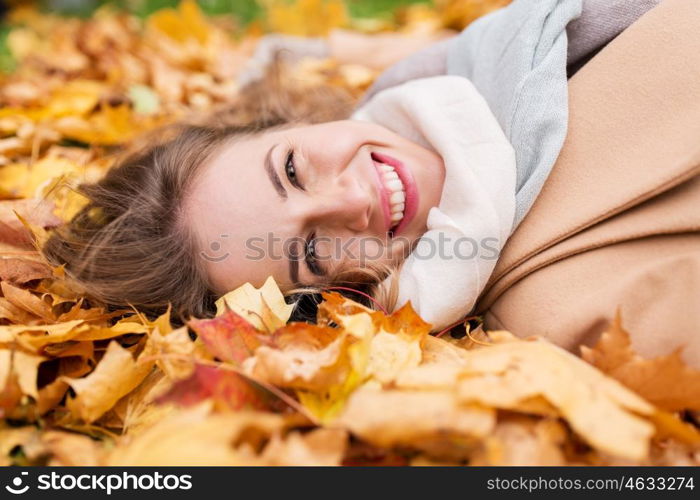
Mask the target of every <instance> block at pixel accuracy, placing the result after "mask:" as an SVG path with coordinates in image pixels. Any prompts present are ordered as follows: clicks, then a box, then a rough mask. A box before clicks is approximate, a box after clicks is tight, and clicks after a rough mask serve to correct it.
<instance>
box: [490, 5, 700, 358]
mask: <svg viewBox="0 0 700 500" xmlns="http://www.w3.org/2000/svg"><path fill="white" fill-rule="evenodd" d="M699 27H700V3H699V2H698V0H666V1H664V2H663V3H661V5H660V6H658V7H656V8H654V9H653V10H651V11H650V12H649V13H647V14H646V15H644V16H643V17H642V18H641V19H640V20H639V21H637V22H636V23H635V24H633V25H632V26H631V27H630V28H628V29H627V30H626V31H625V32H623V33H622V34H621V35H620V36H619V37H618V38H617V39H615V40H614V41H613V42H612V43H610V44H609V45H608V46H607V47H606V48H605V49H604V50H603V51H601V52H600V53H599V54H598V55H597V56H596V57H595V58H594V59H592V60H591V61H590V62H589V63H588V64H587V65H586V66H584V68H583V69H581V70H580V71H579V72H578V73H577V74H576V75H575V76H574V77H573V78H572V79H571V80H570V81H569V84H570V87H569V89H570V90H569V96H570V120H569V134H568V137H567V139H566V142H565V144H564V148H563V150H562V153H561V156H560V158H559V160H558V162H557V164H556V165H555V167H554V169H553V171H552V174H551V176H550V177H549V179H548V180H547V182H546V183H545V186H544V188H543V190H542V193H541V194H540V196H539V197H538V199H537V201H536V203H535V205H534V206H533V208H532V210H531V212H530V213H529V214H528V216H527V217H526V218H525V220H524V221H523V222H522V223H521V225H520V226H519V227H518V229H517V230H516V232H515V233H514V234H513V236H512V237H511V239H510V240H509V242H508V243H507V245H506V247H505V248H504V250H503V253H502V254H501V257H500V259H499V262H498V265H497V267H496V270H495V272H494V274H493V276H492V278H491V280H490V282H489V284H488V285H487V287H486V289H485V290H484V293H483V294H482V296H481V298H480V300H479V303H478V304H477V311H478V312H479V313H482V314H484V315H485V326H486V328H487V329H501V328H503V329H508V330H510V331H512V332H514V333H515V334H517V335H519V336H523V337H525V336H530V335H541V336H544V337H546V338H549V339H550V340H552V341H554V342H555V343H557V344H559V345H561V346H563V347H565V348H567V349H571V350H573V351H575V352H578V345H579V344H587V345H590V344H592V343H594V342H595V341H596V340H597V339H598V337H599V336H600V334H601V333H602V332H603V331H604V330H605V328H606V327H607V325H608V324H609V322H610V321H611V319H613V318H614V316H615V312H616V310H617V309H618V308H619V309H620V312H621V315H622V321H623V325H624V326H625V327H626V328H627V329H628V330H629V331H630V334H631V337H632V345H633V347H634V348H635V349H636V350H637V351H638V352H639V353H640V354H641V355H642V356H645V357H654V356H658V355H662V354H666V353H669V352H670V351H672V350H674V349H676V348H678V347H683V349H684V351H683V355H684V358H685V359H686V361H688V362H689V363H691V364H693V365H695V366H697V367H700V28H699Z"/></svg>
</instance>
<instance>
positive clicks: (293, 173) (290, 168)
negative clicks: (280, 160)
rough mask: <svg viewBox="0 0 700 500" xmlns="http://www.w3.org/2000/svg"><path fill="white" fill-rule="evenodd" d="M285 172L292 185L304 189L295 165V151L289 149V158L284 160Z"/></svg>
mask: <svg viewBox="0 0 700 500" xmlns="http://www.w3.org/2000/svg"><path fill="white" fill-rule="evenodd" d="M284 172H285V174H286V175H287V179H289V182H290V183H291V184H292V186H294V187H297V188H299V189H304V188H303V187H302V186H301V184H300V183H299V179H298V178H297V170H296V167H295V166H294V151H289V153H287V159H286V160H285V162H284Z"/></svg>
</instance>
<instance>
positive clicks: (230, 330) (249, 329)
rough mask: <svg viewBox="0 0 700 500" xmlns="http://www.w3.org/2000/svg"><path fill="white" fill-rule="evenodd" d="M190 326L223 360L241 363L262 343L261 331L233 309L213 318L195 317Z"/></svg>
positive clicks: (209, 348) (210, 349)
mask: <svg viewBox="0 0 700 500" xmlns="http://www.w3.org/2000/svg"><path fill="white" fill-rule="evenodd" d="M188 324H189V326H190V327H191V328H192V329H193V330H194V331H195V332H196V333H197V335H199V337H200V338H201V339H202V341H203V342H204V345H205V346H206V347H207V349H208V350H209V352H211V353H212V354H213V355H214V356H216V357H217V358H219V359H220V360H221V361H229V362H231V363H233V364H234V365H236V366H238V365H240V364H241V363H242V362H243V361H244V360H245V359H246V358H248V357H250V356H251V355H252V354H253V351H255V349H257V348H258V347H259V346H260V345H261V344H262V342H261V340H260V337H259V333H260V332H259V331H258V330H257V329H256V328H255V327H254V326H253V325H251V324H250V323H248V322H247V321H246V320H245V319H243V318H242V317H241V316H239V315H238V314H236V313H235V312H233V311H230V310H229V311H226V312H225V313H224V314H222V315H221V316H217V317H216V318H213V319H193V320H191V321H190V322H189V323H188Z"/></svg>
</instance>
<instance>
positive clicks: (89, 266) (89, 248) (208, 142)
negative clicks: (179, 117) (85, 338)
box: [42, 64, 396, 320]
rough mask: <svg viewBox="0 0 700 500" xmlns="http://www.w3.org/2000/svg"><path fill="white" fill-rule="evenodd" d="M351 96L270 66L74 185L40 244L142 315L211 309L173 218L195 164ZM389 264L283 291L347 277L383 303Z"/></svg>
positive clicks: (339, 113) (190, 243)
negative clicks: (220, 104) (234, 93)
mask: <svg viewBox="0 0 700 500" xmlns="http://www.w3.org/2000/svg"><path fill="white" fill-rule="evenodd" d="M352 104H353V100H352V99H351V98H350V96H349V95H348V94H347V93H345V92H343V91H341V90H339V89H335V88H330V87H323V88H315V89H308V88H302V87H298V86H295V85H292V84H290V82H289V81H284V75H283V70H282V69H281V66H280V65H279V64H276V65H273V67H272V69H271V71H270V72H268V74H267V76H266V77H265V79H264V80H263V81H262V82H260V83H258V84H255V85H250V86H248V87H247V88H245V89H243V90H242V92H241V95H240V98H239V99H238V102H237V103H236V104H234V105H230V106H227V107H225V108H223V109H219V110H216V111H215V112H213V113H211V114H209V115H206V116H199V117H193V118H191V119H190V120H189V121H188V122H187V123H180V124H175V125H172V126H169V127H165V128H163V129H160V130H157V131H154V132H152V133H150V134H147V135H145V136H143V137H141V138H140V139H139V140H138V141H137V142H135V143H134V144H132V145H131V146H130V148H129V150H128V151H125V152H124V154H123V156H122V158H121V159H120V160H119V161H118V162H117V164H116V165H115V166H114V167H113V168H112V169H110V171H109V172H108V173H107V174H106V175H105V177H104V178H103V179H102V180H100V181H99V182H97V183H95V184H89V185H83V186H81V187H80V191H81V192H82V193H83V194H84V195H85V196H86V197H87V198H88V200H89V202H88V204H87V205H86V206H85V207H84V208H83V210H81V211H80V212H79V213H78V214H77V215H76V216H75V217H74V218H73V220H72V221H71V222H70V223H69V224H67V225H65V226H63V227H61V228H59V229H58V230H56V231H55V232H54V234H53V235H52V236H51V237H50V238H49V240H48V241H47V242H46V244H45V245H44V247H43V249H42V250H43V253H44V255H45V256H46V257H47V259H48V260H49V261H50V262H51V263H52V264H54V265H61V264H63V265H65V268H66V272H67V274H68V276H69V277H70V278H72V279H74V280H76V281H77V282H78V283H79V284H80V285H81V286H82V287H83V288H84V289H85V290H86V291H87V293H88V294H89V295H90V296H92V297H94V298H96V299H98V300H100V301H102V302H104V303H106V304H109V305H112V306H116V307H121V306H128V305H133V306H135V307H137V308H138V309H139V310H141V311H143V312H145V313H147V314H148V313H151V314H160V313H161V312H162V311H164V310H165V309H166V308H167V307H168V306H169V305H170V306H172V308H173V312H174V317H175V318H179V319H180V320H183V319H184V318H186V317H188V316H196V317H207V316H210V315H211V314H212V313H213V312H214V301H215V299H216V296H215V295H214V293H213V292H212V290H211V287H210V286H209V284H208V280H207V277H206V273H205V272H204V269H203V266H202V265H201V260H200V259H197V258H196V255H197V246H196V243H195V238H194V236H193V234H192V231H191V230H190V229H189V228H188V227H187V225H186V224H182V223H180V220H181V205H182V200H183V199H184V198H185V196H186V193H187V190H188V188H189V186H190V185H192V183H193V182H194V180H195V178H196V176H197V175H198V173H199V170H200V168H199V167H200V166H201V165H202V164H204V163H205V162H206V161H207V159H209V158H210V157H211V156H212V155H214V154H215V153H216V152H217V151H218V149H219V148H220V147H221V146H222V145H224V144H225V143H226V142H228V141H229V140H230V139H232V138H234V137H237V136H243V135H249V134H255V133H260V132H263V131H265V130H269V129H271V128H274V127H278V126H281V125H285V124H293V123H296V122H299V121H303V122H305V123H320V122H325V121H330V120H334V119H341V118H346V117H347V116H349V114H350V111H351V109H352ZM391 271H392V270H391V269H389V268H386V267H384V268H381V269H379V268H377V267H376V266H370V267H367V268H364V269H360V270H357V269H356V270H350V271H347V272H345V273H338V274H337V275H335V276H333V277H332V278H330V279H329V280H328V281H327V282H326V283H323V284H320V285H318V286H315V287H311V288H304V289H296V290H292V291H290V292H288V293H289V294H291V295H295V296H296V297H297V299H298V298H299V297H301V296H302V295H305V294H314V293H318V292H319V291H320V290H322V289H325V288H328V287H331V286H333V285H338V284H341V285H349V286H351V287H354V288H356V289H358V290H360V291H363V292H365V293H369V294H370V295H373V296H376V298H377V300H378V301H379V302H380V303H381V304H383V305H384V307H388V308H390V307H393V302H395V296H396V290H395V288H396V287H395V286H390V287H387V286H386V283H385V284H384V285H381V284H378V282H379V281H380V280H381V279H382V278H383V277H385V276H388V275H390V273H391ZM351 276H352V277H351ZM358 276H359V279H358ZM392 297H393V299H392ZM355 298H357V297H355ZM368 305H370V306H372V304H368Z"/></svg>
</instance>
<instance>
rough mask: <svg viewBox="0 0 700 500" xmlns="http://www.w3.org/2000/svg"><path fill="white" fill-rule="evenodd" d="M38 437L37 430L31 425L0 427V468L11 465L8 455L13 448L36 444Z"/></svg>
mask: <svg viewBox="0 0 700 500" xmlns="http://www.w3.org/2000/svg"><path fill="white" fill-rule="evenodd" d="M39 437H40V432H39V429H37V428H36V427H34V426H33V425H26V426H22V427H5V426H4V425H0V466H7V465H11V464H12V461H11V460H10V459H9V457H8V455H9V453H10V451H12V450H13V449H14V448H15V447H17V446H26V445H28V444H30V443H32V442H37V441H38V440H39Z"/></svg>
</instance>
